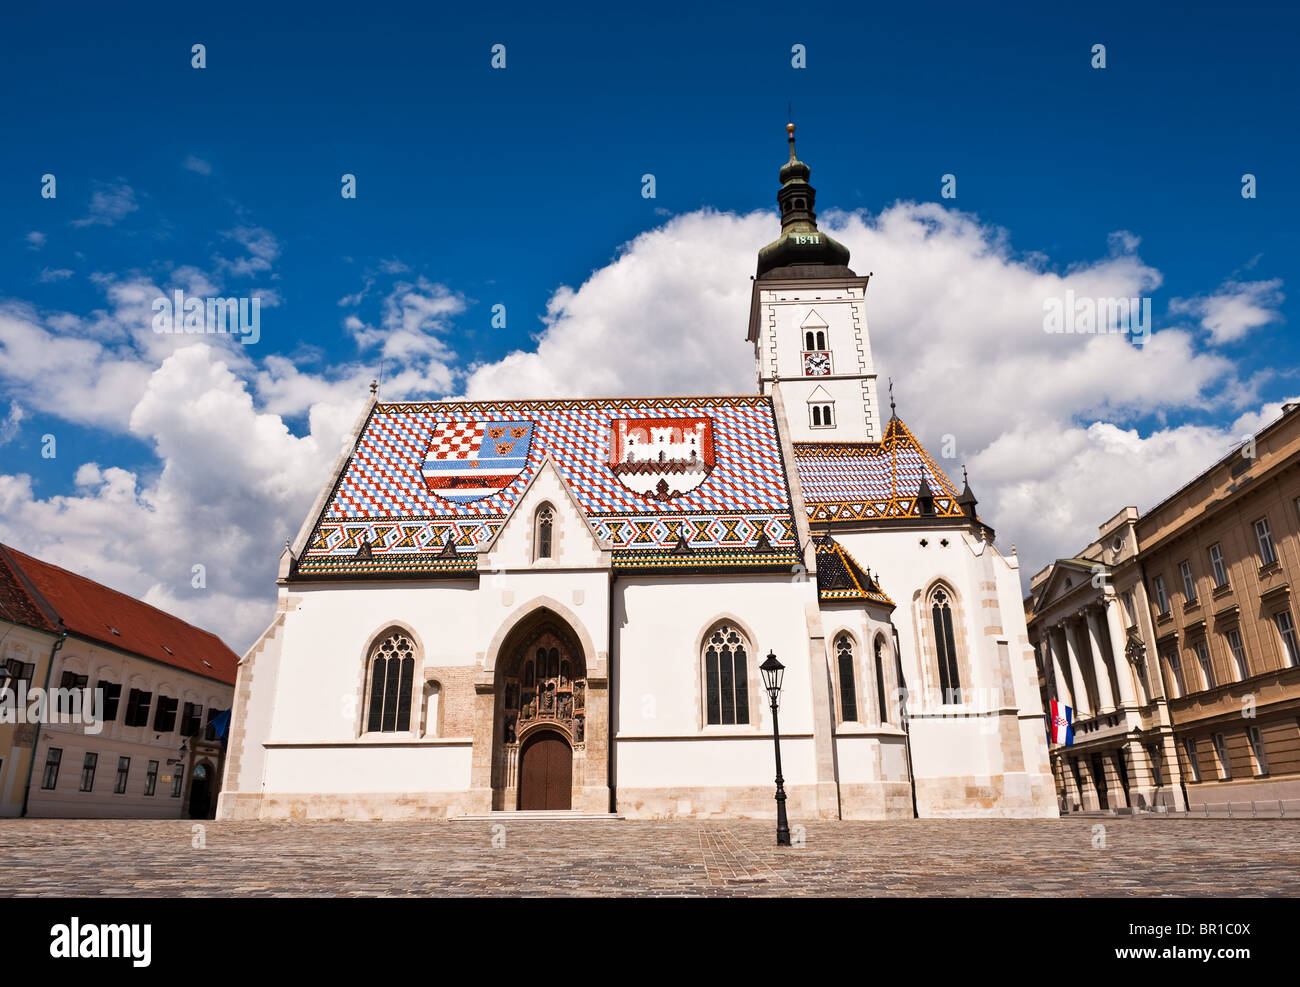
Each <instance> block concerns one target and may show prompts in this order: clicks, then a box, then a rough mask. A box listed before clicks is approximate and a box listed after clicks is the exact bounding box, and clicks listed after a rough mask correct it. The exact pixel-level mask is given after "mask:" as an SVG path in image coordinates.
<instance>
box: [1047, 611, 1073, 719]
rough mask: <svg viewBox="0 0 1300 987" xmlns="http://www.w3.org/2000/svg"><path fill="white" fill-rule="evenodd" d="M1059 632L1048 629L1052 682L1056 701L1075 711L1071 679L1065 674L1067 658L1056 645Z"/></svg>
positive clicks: (1059, 646)
mask: <svg viewBox="0 0 1300 987" xmlns="http://www.w3.org/2000/svg"><path fill="white" fill-rule="evenodd" d="M1057 630H1058V628H1056V627H1055V626H1053V627H1049V628H1047V650H1048V651H1049V652H1050V653H1051V655H1052V681H1053V682H1054V683H1055V686H1056V688H1055V690H1054V691H1055V692H1056V701H1057V702H1061V703H1065V704H1066V705H1067V706H1069V707H1070V708H1071V709H1073V708H1074V692H1073V690H1072V689H1071V687H1070V679H1069V677H1068V676H1067V675H1066V674H1065V656H1064V655H1063V654H1062V653H1061V645H1059V644H1057V643H1056V633H1055V632H1056V631H1057Z"/></svg>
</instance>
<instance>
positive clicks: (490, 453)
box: [421, 421, 533, 504]
mask: <svg viewBox="0 0 1300 987" xmlns="http://www.w3.org/2000/svg"><path fill="white" fill-rule="evenodd" d="M532 440H533V423H532V422H530V421H447V422H441V423H440V424H439V425H438V427H437V428H435V429H434V430H433V436H432V438H431V439H430V442H429V450H428V452H426V453H425V454H424V465H423V467H422V469H421V473H422V474H423V476H424V485H425V487H427V488H428V490H429V492H430V493H431V494H434V495H435V496H438V497H441V498H443V499H444V500H450V501H454V502H455V503H458V504H467V503H469V502H471V501H475V500H482V499H483V498H484V497H491V496H492V495H493V494H496V493H500V492H501V490H503V489H504V488H505V487H507V486H509V485H510V483H511V482H512V481H513V480H514V479H515V478H516V477H518V476H519V474H520V473H522V472H523V469H524V466H525V465H527V463H528V449H529V446H530V445H531V444H532Z"/></svg>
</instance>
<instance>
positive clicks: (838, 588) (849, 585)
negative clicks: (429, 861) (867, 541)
mask: <svg viewBox="0 0 1300 987" xmlns="http://www.w3.org/2000/svg"><path fill="white" fill-rule="evenodd" d="M817 595H818V596H819V597H821V599H823V600H833V601H837V602H846V601H847V602H869V603H879V604H882V605H884V606H887V607H893V606H894V601H893V600H891V599H890V598H889V596H888V594H886V593H885V591H884V590H882V589H881V588H880V585H879V584H878V583H877V582H876V581H875V580H874V579H872V578H871V573H870V572H867V571H864V570H863V568H862V566H860V565H859V564H858V560H857V559H855V558H854V557H853V556H852V555H850V554H849V553H848V552H847V551H845V549H844V546H843V545H841V544H840V543H839V542H837V541H836V540H835V539H834V538H832V537H831V536H830V535H820V536H818V538H817Z"/></svg>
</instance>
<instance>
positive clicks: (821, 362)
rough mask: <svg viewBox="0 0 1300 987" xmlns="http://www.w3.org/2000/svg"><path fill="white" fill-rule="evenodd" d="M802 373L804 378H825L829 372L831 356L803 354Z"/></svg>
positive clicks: (825, 354)
mask: <svg viewBox="0 0 1300 987" xmlns="http://www.w3.org/2000/svg"><path fill="white" fill-rule="evenodd" d="M803 372H804V376H805V377H825V376H826V375H827V374H828V373H830V372H831V355H830V354H829V353H805V354H804V355H803Z"/></svg>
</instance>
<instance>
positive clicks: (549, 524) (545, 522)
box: [534, 504, 555, 559]
mask: <svg viewBox="0 0 1300 987" xmlns="http://www.w3.org/2000/svg"><path fill="white" fill-rule="evenodd" d="M554 529H555V511H554V510H552V509H551V505H550V504H543V505H542V506H541V507H539V508H537V537H536V540H535V541H534V544H535V545H536V546H537V555H536V557H537V558H539V559H549V558H550V557H551V550H552V548H553V545H554Z"/></svg>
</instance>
